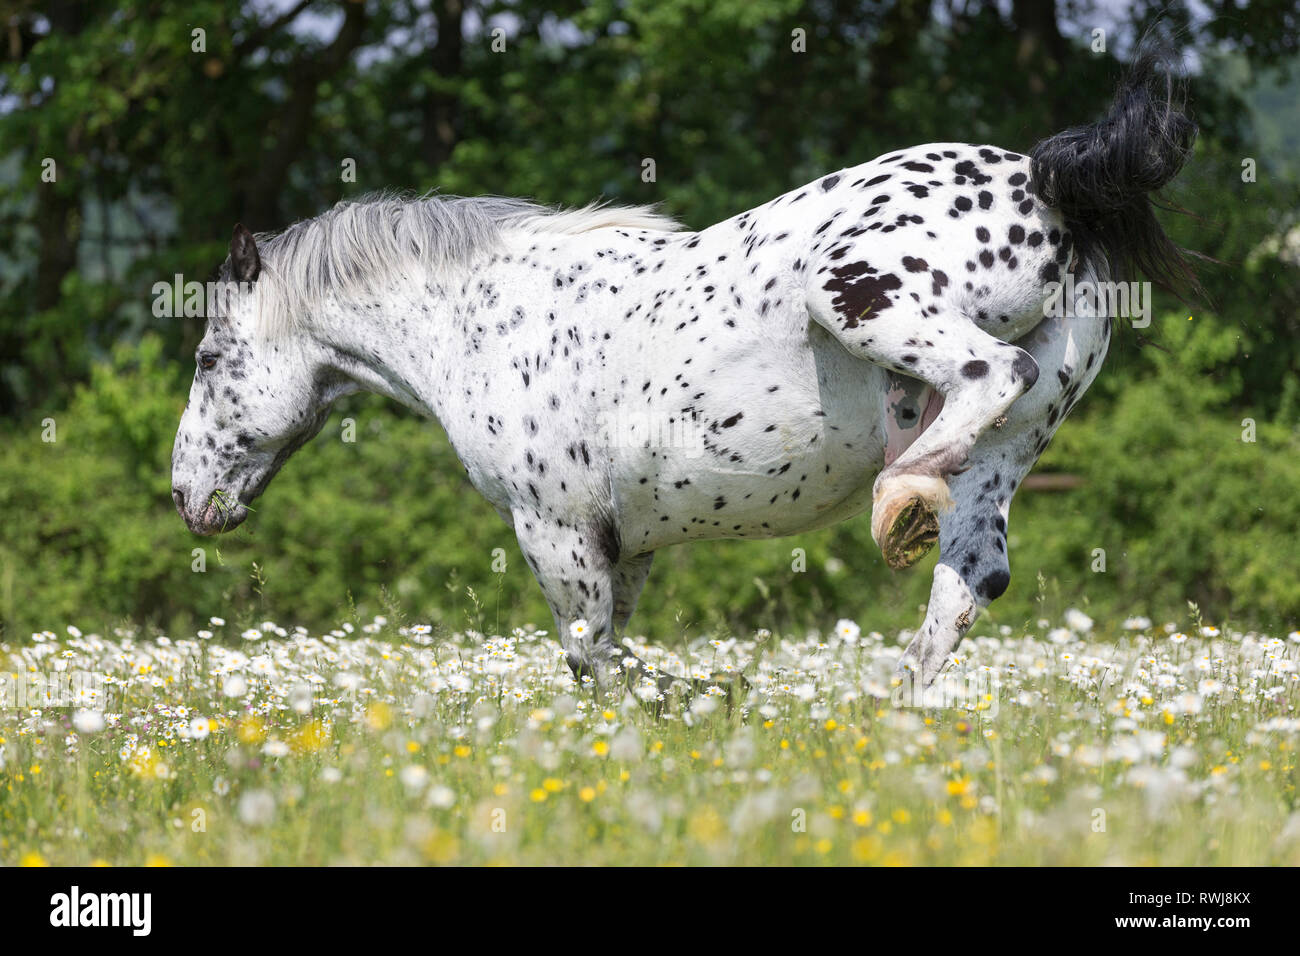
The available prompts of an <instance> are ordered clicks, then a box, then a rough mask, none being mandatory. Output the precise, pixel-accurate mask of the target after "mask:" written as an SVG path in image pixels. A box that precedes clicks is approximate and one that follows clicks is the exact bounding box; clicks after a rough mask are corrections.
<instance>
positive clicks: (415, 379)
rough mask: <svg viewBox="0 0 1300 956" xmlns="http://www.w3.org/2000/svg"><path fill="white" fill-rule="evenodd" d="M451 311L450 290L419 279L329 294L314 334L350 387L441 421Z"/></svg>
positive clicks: (317, 317) (347, 388)
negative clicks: (346, 293)
mask: <svg viewBox="0 0 1300 956" xmlns="http://www.w3.org/2000/svg"><path fill="white" fill-rule="evenodd" d="M450 317H451V308H450V306H449V304H448V301H447V298H446V290H444V289H443V288H441V287H438V286H437V285H436V284H434V283H432V282H422V281H421V280H420V279H419V278H415V277H412V278H406V277H403V278H402V279H401V280H395V281H394V282H393V283H392V284H391V285H390V286H388V287H386V288H384V289H381V290H377V291H374V292H367V293H360V294H355V295H351V296H345V297H332V298H331V300H330V301H328V302H327V303H325V304H324V307H323V308H322V309H321V310H320V312H319V313H318V314H317V316H316V318H315V320H314V323H313V326H314V327H313V329H312V333H311V334H312V336H313V338H314V339H315V341H316V343H317V344H318V345H319V346H320V347H321V348H322V349H323V350H324V352H325V355H326V359H325V362H326V365H327V366H328V367H330V368H331V369H332V370H333V371H335V372H336V373H337V374H338V375H340V376H342V377H343V379H344V380H346V381H347V382H348V383H349V384H348V386H347V387H345V388H344V391H357V390H363V391H368V392H375V393H376V394H379V395H383V396H385V397H387V398H391V399H394V400H395V401H398V402H401V403H402V404H403V405H406V406H408V407H410V408H412V409H414V410H416V411H418V412H421V413H423V414H425V415H433V416H436V417H440V416H441V411H442V404H443V395H442V388H443V387H444V385H445V383H446V381H447V379H448V372H449V371H450V369H449V368H448V367H447V355H448V354H449V352H448V349H447V345H448V344H449V334H448V333H449V330H450V327H449V319H450Z"/></svg>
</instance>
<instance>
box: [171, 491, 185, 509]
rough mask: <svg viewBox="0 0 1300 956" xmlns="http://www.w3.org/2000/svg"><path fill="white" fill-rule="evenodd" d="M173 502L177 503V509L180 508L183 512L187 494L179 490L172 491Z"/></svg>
mask: <svg viewBox="0 0 1300 956" xmlns="http://www.w3.org/2000/svg"><path fill="white" fill-rule="evenodd" d="M172 501H174V502H176V507H177V508H179V509H180V510H182V511H184V510H185V493H184V492H182V491H181V490H180V489H179V488H173V489H172Z"/></svg>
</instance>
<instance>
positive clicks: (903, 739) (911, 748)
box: [0, 610, 1300, 865]
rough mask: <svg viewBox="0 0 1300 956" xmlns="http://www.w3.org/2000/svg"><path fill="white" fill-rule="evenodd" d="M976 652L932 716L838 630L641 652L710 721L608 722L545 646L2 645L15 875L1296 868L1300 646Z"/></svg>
mask: <svg viewBox="0 0 1300 956" xmlns="http://www.w3.org/2000/svg"><path fill="white" fill-rule="evenodd" d="M977 630H982V631H983V633H982V634H981V635H980V636H973V637H968V638H967V639H966V640H965V641H964V642H963V643H962V644H961V646H960V647H959V648H958V650H957V651H956V652H955V653H954V655H953V657H952V660H951V666H950V667H949V668H948V670H947V671H946V672H945V676H944V677H943V678H942V679H941V680H940V681H939V682H938V683H937V684H936V685H935V686H934V687H933V688H931V689H929V690H928V691H926V692H924V693H922V692H921V691H920V690H919V689H918V688H915V687H913V686H912V685H911V683H910V681H909V680H908V679H907V675H906V674H903V675H902V677H900V676H898V675H897V673H896V671H897V663H898V659H899V657H900V655H901V651H902V646H903V645H904V644H905V643H906V641H907V639H908V638H909V637H910V635H908V634H907V633H903V634H901V635H896V636H895V637H894V638H890V639H887V638H886V637H884V636H883V635H881V634H879V633H875V632H871V633H868V632H865V631H862V630H861V629H860V628H859V627H858V625H857V624H855V623H853V622H852V621H847V620H844V621H840V622H838V624H836V625H835V627H834V628H833V629H831V630H829V631H827V632H825V633H817V632H814V633H807V634H785V635H780V634H774V633H770V632H768V631H765V630H764V631H758V632H756V633H754V634H752V635H750V636H748V637H744V638H741V637H733V636H728V637H725V638H716V639H712V640H710V639H707V638H699V639H697V640H694V641H690V642H686V643H683V644H682V645H681V646H679V647H677V648H675V649H669V648H664V647H662V646H657V645H656V644H655V643H654V642H648V641H646V640H643V639H633V640H632V641H631V649H632V650H633V651H635V653H636V654H637V655H639V656H640V657H641V658H643V659H644V660H646V661H647V662H649V663H650V664H651V665H653V668H655V669H657V670H658V671H660V672H662V673H672V674H679V675H687V676H690V677H693V678H695V679H696V680H697V681H698V684H697V687H698V688H700V689H701V691H700V692H697V693H693V694H690V693H679V692H678V691H677V690H676V689H675V688H674V689H670V690H669V691H667V692H666V693H661V692H659V691H658V682H656V681H655V680H654V675H648V676H645V677H644V678H643V680H644V684H643V685H642V686H641V687H638V688H635V692H628V691H625V690H620V692H618V693H609V694H605V695H599V694H597V693H596V692H595V690H594V689H593V688H591V687H583V686H579V685H578V684H577V683H575V681H574V679H573V677H572V676H571V674H570V671H569V669H568V667H567V666H566V664H565V661H564V656H563V653H562V651H561V650H560V646H559V644H558V643H557V641H556V640H555V635H554V634H552V633H548V632H547V631H546V630H545V629H541V630H539V629H535V628H517V629H515V630H514V631H512V632H511V633H509V634H505V635H491V636H488V635H483V634H478V633H475V632H473V631H468V632H465V633H455V634H453V633H442V632H438V631H435V630H433V629H432V628H430V627H428V626H422V625H406V626H398V625H397V624H390V623H389V622H388V621H387V620H385V619H384V618H376V619H374V620H373V621H370V622H369V623H366V624H364V625H360V626H357V625H353V624H347V625H344V626H342V627H340V628H337V629H335V630H333V631H331V632H329V633H324V634H311V633H308V632H307V630H306V629H305V628H293V629H290V628H285V627H281V626H279V625H277V624H275V623H274V622H271V621H266V622H262V623H261V624H260V626H256V627H247V628H243V629H240V628H238V627H235V626H231V625H227V624H226V622H225V621H223V620H221V619H219V618H214V619H213V620H212V622H211V624H210V626H209V627H208V628H207V629H205V630H202V631H199V632H198V633H197V634H195V635H193V636H189V637H168V636H164V635H161V634H153V635H144V634H138V633H134V632H133V631H131V630H130V629H127V628H120V629H118V630H115V631H114V632H113V633H112V634H111V635H100V634H91V633H82V632H81V631H80V630H78V629H77V628H76V627H67V628H66V629H65V631H64V632H63V633H59V634H56V633H54V632H48V631H47V632H44V633H41V634H35V635H32V638H31V640H30V642H23V643H21V644H15V643H9V644H0V677H2V679H3V683H0V863H4V864H11V865H12V864H18V865H45V864H48V865H67V864H77V865H84V864H97V865H98V864H107V865H226V864H235V865H277V864H344V865H365V864H396V865H405V864H507V865H509V864H525V865H531V864H656V865H657V864H670V865H671V864H686V865H690V864H796V865H818V864H873V865H876V864H878V865H909V864H959V865H960V864H981V865H982V864H1034V865H1057V864H1060V865H1070V864H1074V865H1080V864H1081V865H1108V864H1137V865H1165V864H1168V865H1189V864H1196V865H1200V864H1290V865H1295V864H1297V863H1300V806H1297V795H1296V750H1297V746H1300V715H1298V714H1297V701H1298V700H1300V673H1298V671H1297V659H1298V658H1300V632H1291V633H1290V634H1285V635H1281V636H1271V635H1267V634H1260V633H1254V632H1248V633H1242V632H1238V631H1235V630H1232V629H1231V628H1227V627H1225V628H1223V629H1222V630H1220V629H1218V628H1215V627H1212V626H1206V625H1204V624H1202V623H1201V622H1200V621H1199V620H1197V621H1195V622H1194V623H1193V624H1192V625H1190V626H1188V627H1187V629H1186V631H1183V630H1180V629H1179V628H1178V627H1177V626H1175V625H1174V624H1166V625H1156V624H1153V623H1152V622H1151V621H1149V620H1145V619H1141V618H1134V619H1130V620H1127V621H1123V622H1115V623H1114V624H1113V625H1110V626H1101V625H1098V624H1096V623H1094V622H1093V621H1092V620H1090V619H1089V618H1088V617H1087V616H1086V615H1085V614H1083V613H1082V612H1079V611H1076V610H1071V611H1068V612H1066V614H1065V615H1064V618H1063V620H1062V621H1061V622H1059V623H1058V622H1049V621H1046V620H1042V621H1039V622H1037V626H1031V627H1027V628H1022V629H1012V628H1009V627H1001V628H995V627H983V628H981V627H980V626H979V625H977ZM629 660H630V659H629ZM737 675H743V680H740V679H738V678H737Z"/></svg>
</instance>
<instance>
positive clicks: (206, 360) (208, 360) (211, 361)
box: [199, 352, 217, 368]
mask: <svg viewBox="0 0 1300 956" xmlns="http://www.w3.org/2000/svg"><path fill="white" fill-rule="evenodd" d="M216 364H217V355H216V353H215V352H203V353H201V354H200V355H199V368H212V366H214V365H216Z"/></svg>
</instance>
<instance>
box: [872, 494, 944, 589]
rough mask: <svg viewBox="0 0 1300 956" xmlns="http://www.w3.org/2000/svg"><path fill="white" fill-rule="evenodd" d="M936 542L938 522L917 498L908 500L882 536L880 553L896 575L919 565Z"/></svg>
mask: <svg viewBox="0 0 1300 956" xmlns="http://www.w3.org/2000/svg"><path fill="white" fill-rule="evenodd" d="M938 540H939V518H938V516H937V515H936V514H935V513H934V512H933V511H931V510H930V507H929V506H928V505H927V504H926V503H925V502H924V501H923V500H922V499H921V498H919V497H917V498H909V499H908V500H907V501H905V502H904V503H903V506H902V508H900V509H899V511H898V515H897V517H896V518H894V520H893V521H892V522H891V523H890V525H889V530H888V531H886V532H885V540H884V541H882V542H881V544H880V552H881V554H883V555H884V556H885V563H886V564H888V565H889V566H890V567H891V568H893V569H894V570H895V571H901V570H902V569H903V568H910V567H911V566H912V565H914V564H916V562H917V561H920V560H921V559H922V558H923V557H925V555H926V554H927V553H929V551H930V549H931V548H933V547H934V545H935V543H936V542H937V541H938Z"/></svg>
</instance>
